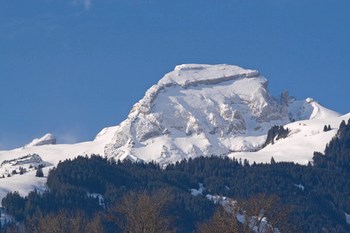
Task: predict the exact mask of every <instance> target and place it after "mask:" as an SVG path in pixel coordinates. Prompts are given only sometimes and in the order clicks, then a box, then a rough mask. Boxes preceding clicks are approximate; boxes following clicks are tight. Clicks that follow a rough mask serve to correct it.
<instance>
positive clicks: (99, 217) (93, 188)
mask: <svg viewBox="0 0 350 233" xmlns="http://www.w3.org/2000/svg"><path fill="white" fill-rule="evenodd" d="M276 129H278V128H276ZM281 130H282V129H281ZM283 133H285V134H287V133H288V130H285V131H283ZM199 184H203V187H204V190H203V194H202V195H197V196H194V195H192V194H191V191H190V189H198V187H199ZM47 186H48V191H46V192H44V193H38V192H36V191H33V192H31V193H29V195H28V196H26V197H21V196H20V195H19V194H18V193H17V192H14V193H9V194H8V195H7V196H6V197H5V198H4V199H3V200H2V205H3V207H5V208H6V210H7V212H8V213H9V214H11V215H13V216H14V217H15V218H16V220H17V222H18V224H12V225H11V224H10V225H9V226H7V228H6V229H2V230H3V231H8V232H108V233H109V232H202V233H205V232H251V229H249V228H245V227H244V224H242V223H240V222H237V215H233V213H231V212H229V213H228V212H227V211H222V207H221V205H220V204H218V203H214V202H213V201H212V200H209V199H208V198H207V197H206V195H207V194H210V195H219V196H222V197H226V198H229V199H232V200H235V201H237V203H238V204H237V206H240V208H241V209H239V210H238V209H237V212H236V213H242V211H243V212H244V213H247V215H248V213H250V212H249V211H250V210H252V206H255V207H256V208H258V209H259V211H260V210H261V209H264V210H265V212H270V213H271V214H270V215H266V216H268V217H267V221H268V222H270V223H271V224H272V223H273V224H274V227H277V228H278V229H280V231H281V232H350V225H349V224H347V222H346V217H345V213H350V121H349V122H347V123H346V122H342V124H341V126H340V129H339V131H338V133H337V135H336V137H334V138H333V139H332V141H331V142H329V144H328V145H327V147H326V149H325V153H324V154H321V153H320V152H315V154H314V158H313V161H310V163H309V164H308V165H307V166H302V165H298V164H294V163H287V162H279V163H276V162H275V161H274V160H273V158H272V159H271V164H255V163H253V164H249V162H248V161H243V162H241V161H238V160H232V159H228V158H220V157H198V158H195V159H189V160H185V161H181V162H177V163H176V164H171V165H168V166H167V167H166V168H161V167H160V166H159V165H157V164H155V163H131V162H129V161H123V162H121V161H115V160H109V159H107V158H103V157H100V156H98V155H94V156H91V157H87V156H79V157H77V158H76V159H74V160H66V161H63V162H61V163H59V164H58V166H57V167H56V168H55V169H52V170H51V171H50V173H49V175H48V179H47ZM94 193H95V194H100V195H101V196H102V197H103V200H102V202H103V203H101V202H99V200H98V198H95V196H96V195H92V194H94ZM240 211H241V212H240ZM232 212H233V211H232ZM251 213H252V214H253V213H254V212H251ZM281 213H283V216H282V215H281ZM266 214H267V213H266ZM218 221H221V223H225V224H221V226H222V225H226V226H231V225H230V224H232V227H231V228H230V229H229V230H225V229H223V228H222V229H221V228H220V227H219V226H217V225H215V224H217V223H218Z"/></svg>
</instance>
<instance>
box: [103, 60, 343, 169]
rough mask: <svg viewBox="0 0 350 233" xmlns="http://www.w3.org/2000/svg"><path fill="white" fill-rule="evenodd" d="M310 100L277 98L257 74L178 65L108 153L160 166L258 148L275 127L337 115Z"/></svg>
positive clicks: (223, 67) (117, 135) (138, 106)
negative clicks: (159, 164) (155, 163)
mask: <svg viewBox="0 0 350 233" xmlns="http://www.w3.org/2000/svg"><path fill="white" fill-rule="evenodd" d="M338 116H339V114H337V113H335V112H333V111H330V110H327V109H325V108H323V107H322V106H321V105H319V104H318V103H316V102H314V101H313V100H312V99H310V98H309V99H307V100H305V101H296V100H295V99H294V98H291V97H289V95H288V93H287V92H284V93H282V95H281V96H280V97H279V98H278V99H276V98H273V97H272V96H271V95H270V93H269V91H268V88H267V80H266V78H264V77H263V76H261V75H260V74H259V72H258V71H256V70H246V69H242V68H240V67H237V66H230V65H197V64H189V65H180V66H177V67H176V68H175V70H174V71H172V72H170V73H168V74H166V75H165V76H164V77H163V78H162V79H161V80H160V81H159V82H158V84H156V85H154V86H153V87H151V88H150V89H149V90H148V91H147V92H146V94H145V97H144V98H143V99H141V100H140V101H139V102H138V103H137V104H135V105H134V107H133V109H132V110H131V112H130V114H129V116H128V118H127V119H126V120H125V121H124V122H122V123H121V124H120V125H119V126H118V127H117V129H116V132H115V135H114V137H113V139H112V141H111V142H110V143H108V144H107V146H106V147H105V154H106V155H108V156H110V157H115V158H116V159H125V158H129V159H134V160H140V159H141V160H145V161H151V160H155V161H157V162H159V163H162V164H167V163H172V162H174V161H178V160H181V159H184V158H189V157H196V156H200V155H227V154H229V153H232V152H247V151H257V150H259V149H260V148H261V147H262V145H263V144H264V142H265V138H266V134H267V131H268V130H269V129H270V128H271V127H272V126H274V125H285V124H288V123H290V122H292V121H295V120H307V119H319V118H328V117H338Z"/></svg>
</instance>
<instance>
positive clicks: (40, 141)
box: [25, 133, 56, 147]
mask: <svg viewBox="0 0 350 233" xmlns="http://www.w3.org/2000/svg"><path fill="white" fill-rule="evenodd" d="M55 144H56V138H55V137H54V136H53V135H52V134H51V133H47V134H45V135H44V136H42V137H41V138H35V139H34V140H33V141H32V142H31V143H28V144H27V145H25V147H32V146H43V145H55Z"/></svg>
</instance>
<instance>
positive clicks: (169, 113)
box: [0, 64, 350, 198]
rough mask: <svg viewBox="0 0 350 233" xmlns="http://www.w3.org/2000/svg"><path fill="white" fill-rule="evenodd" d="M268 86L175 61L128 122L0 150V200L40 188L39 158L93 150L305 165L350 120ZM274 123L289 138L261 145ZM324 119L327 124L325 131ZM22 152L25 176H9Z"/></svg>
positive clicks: (247, 76)
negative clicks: (73, 138)
mask: <svg viewBox="0 0 350 233" xmlns="http://www.w3.org/2000/svg"><path fill="white" fill-rule="evenodd" d="M267 84H268V83H267V79H266V78H264V77H263V76H262V75H260V73H259V72H258V71H256V70H247V69H243V68H240V67H237V66H231V65H200V64H187V65H180V66H177V67H176V68H175V70H174V71H172V72H170V73H168V74H166V75H165V76H164V77H163V78H162V79H161V80H160V81H159V82H158V83H157V84H155V85H154V86H152V87H151V88H150V89H149V90H148V91H147V92H146V94H145V96H144V98H142V99H141V100H140V101H139V102H138V103H136V104H135V105H134V107H133V108H132V110H131V111H130V114H129V116H128V118H127V119H126V120H125V121H123V122H122V123H121V124H119V125H117V126H114V127H108V128H105V129H103V130H102V131H101V132H100V133H98V135H97V136H96V138H95V139H94V140H93V141H90V142H82V143H77V144H67V145H65V144H57V145H55V142H56V140H55V138H54V136H52V135H50V134H47V135H45V136H44V137H42V138H40V139H35V140H33V142H31V143H29V144H27V145H26V146H24V147H22V148H18V149H15V150H10V151H0V163H3V165H4V166H3V170H4V171H3V174H4V176H3V178H1V177H0V198H1V197H3V196H4V195H5V193H6V192H8V191H14V190H19V191H20V193H21V194H25V193H27V192H29V191H30V190H32V189H34V188H37V189H40V190H41V189H44V188H45V185H44V184H45V178H40V177H35V169H30V167H31V168H35V167H36V166H37V164H38V163H39V162H40V164H45V167H44V168H43V170H44V174H45V175H47V174H48V170H49V169H51V168H52V167H53V166H55V165H56V164H57V163H58V162H59V161H60V160H65V159H67V158H74V157H75V156H77V155H85V154H88V155H89V154H93V153H94V154H101V155H104V156H108V157H110V158H112V157H113V158H115V159H121V160H122V159H126V158H127V159H131V160H133V161H140V160H141V161H156V162H158V163H161V164H168V163H173V162H176V161H178V160H181V159H184V158H189V157H197V156H201V155H205V156H210V155H217V156H229V157H236V158H242V159H248V160H249V161H251V162H253V161H256V162H269V161H270V159H271V157H272V156H273V157H274V159H275V160H276V161H294V162H298V163H301V164H306V163H307V162H308V161H310V160H311V159H312V156H313V152H314V151H321V152H322V151H323V150H324V148H325V145H326V143H328V142H329V141H330V140H331V138H332V137H334V135H335V134H336V131H337V127H338V126H339V124H340V122H341V121H342V120H348V119H349V118H350V114H348V115H344V116H340V115H339V114H338V113H336V112H334V111H331V110H329V109H327V108H325V107H323V106H322V105H320V104H319V103H317V102H316V101H314V100H313V99H311V98H308V99H306V100H296V99H295V98H293V97H290V96H289V94H288V93H287V92H283V93H282V94H281V95H280V96H278V97H273V96H272V95H271V94H270V93H269V91H268V85H267ZM274 125H284V126H285V127H286V128H287V127H288V128H289V129H290V133H289V135H288V137H287V138H285V139H281V140H278V141H276V142H275V143H274V144H273V145H268V146H266V147H265V148H262V146H263V144H264V142H265V139H266V135H267V132H268V130H269V129H270V128H271V127H272V126H274ZM324 125H331V127H332V130H330V131H327V132H324V131H323V127H324ZM39 145H40V146H39ZM38 156H39V157H38ZM23 158H25V161H26V163H25V166H26V167H25V168H27V169H25V172H24V174H10V177H7V174H9V172H10V171H11V170H13V169H14V170H15V169H19V167H16V166H17V165H18V166H19V163H18V161H24V160H23ZM32 158H36V159H39V158H40V161H39V160H38V161H39V162H38V161H37V160H32ZM5 161H7V162H5ZM31 161H34V162H33V164H30V163H31ZM4 162H5V163H4ZM14 166H15V167H14ZM20 166H21V167H22V171H23V166H22V164H20ZM0 169H1V168H0ZM5 174H6V175H5Z"/></svg>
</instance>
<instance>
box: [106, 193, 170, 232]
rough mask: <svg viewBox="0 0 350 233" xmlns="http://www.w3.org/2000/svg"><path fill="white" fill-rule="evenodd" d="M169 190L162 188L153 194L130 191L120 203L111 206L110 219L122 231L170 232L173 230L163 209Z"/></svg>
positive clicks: (166, 204) (167, 199)
mask: <svg viewBox="0 0 350 233" xmlns="http://www.w3.org/2000/svg"><path fill="white" fill-rule="evenodd" d="M169 196H170V192H169V191H164V190H162V191H161V192H160V191H159V192H157V193H155V194H153V195H150V194H149V193H147V192H130V193H128V194H126V195H125V196H124V198H123V199H122V201H121V203H118V204H117V205H116V206H115V207H113V208H112V211H111V214H110V219H112V220H113V221H114V222H115V223H116V224H117V225H118V226H119V227H120V228H121V229H123V231H124V232H129V233H168V232H169V233H170V232H174V230H173V229H172V227H171V221H170V218H169V217H168V216H167V215H166V213H165V210H166V207H167V206H168V204H169V201H170V198H169Z"/></svg>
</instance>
